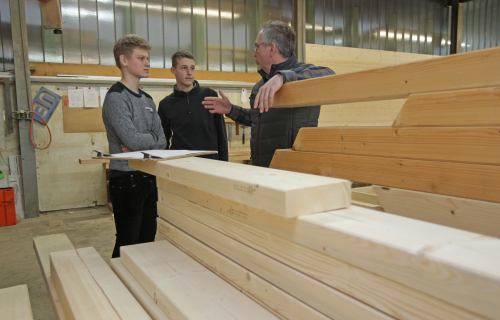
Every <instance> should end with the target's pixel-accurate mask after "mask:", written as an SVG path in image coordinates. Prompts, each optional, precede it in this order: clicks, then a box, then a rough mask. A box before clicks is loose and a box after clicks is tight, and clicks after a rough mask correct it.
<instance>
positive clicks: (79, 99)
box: [68, 87, 83, 108]
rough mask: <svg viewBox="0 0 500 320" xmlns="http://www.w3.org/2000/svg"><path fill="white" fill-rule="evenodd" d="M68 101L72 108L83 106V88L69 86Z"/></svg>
mask: <svg viewBox="0 0 500 320" xmlns="http://www.w3.org/2000/svg"><path fill="white" fill-rule="evenodd" d="M68 102H69V107H70V108H83V89H77V88H75V87H69V88H68Z"/></svg>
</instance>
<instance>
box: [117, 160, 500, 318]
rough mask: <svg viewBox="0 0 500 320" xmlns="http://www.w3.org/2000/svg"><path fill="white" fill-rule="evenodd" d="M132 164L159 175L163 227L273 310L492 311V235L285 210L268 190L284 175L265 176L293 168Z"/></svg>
mask: <svg viewBox="0 0 500 320" xmlns="http://www.w3.org/2000/svg"><path fill="white" fill-rule="evenodd" d="M131 166H132V167H134V168H135V169H138V170H142V171H144V172H147V173H150V174H154V175H156V176H157V178H158V188H159V200H158V201H159V203H158V211H159V216H160V218H159V219H158V229H159V232H160V234H161V235H162V236H164V237H165V238H166V239H167V240H168V241H169V242H170V243H172V244H173V245H175V246H176V247H178V248H179V249H180V250H182V251H184V252H185V253H187V254H189V255H190V256H192V257H193V258H195V259H196V260H197V261H199V262H200V263H201V264H203V265H204V266H205V267H206V268H208V269H210V270H212V271H213V272H214V273H216V274H218V275H219V276H220V277H222V278H223V279H225V280H226V281H228V282H229V283H231V284H232V285H233V286H235V287H237V288H238V289H239V290H241V291H242V292H243V293H245V294H247V295H248V296H250V297H252V298H253V299H255V300H256V301H257V302H258V303H260V304H261V305H263V306H265V307H266V308H267V309H268V310H271V311H272V312H273V313H274V314H275V315H276V316H277V317H279V318H283V319H498V318H499V315H500V305H499V304H498V301H500V300H499V299H500V270H499V269H498V267H497V266H498V263H499V262H500V254H499V252H500V250H498V249H500V239H496V238H490V237H485V236H482V235H478V234H475V233H470V232H466V231H463V230H458V229H452V228H448V227H444V226H440V225H436V224H431V223H428V222H424V221H417V220H412V219H408V218H406V217H401V216H397V215H391V214H387V213H384V212H379V211H375V210H371V209H367V208H361V207H357V206H351V207H349V208H344V209H341V208H339V209H337V210H326V211H324V212H317V211H316V213H315V211H311V212H309V213H308V214H307V215H298V214H297V213H293V214H291V215H290V216H291V217H287V214H285V213H284V211H283V210H285V211H286V206H283V205H282V206H279V205H278V204H277V201H276V199H277V198H278V196H277V195H278V194H279V193H277V192H278V191H280V192H283V190H287V189H289V188H290V186H291V184H292V183H291V182H290V180H287V181H288V182H287V183H286V184H282V185H281V186H279V185H275V189H277V190H275V191H271V190H270V188H269V184H268V183H267V182H268V181H267V180H266V179H267V178H264V177H265V172H266V171H267V172H269V173H268V174H267V177H273V176H274V175H275V174H280V175H282V176H285V175H288V174H292V172H286V171H282V172H281V173H280V172H279V171H275V170H272V169H266V168H255V167H248V166H243V165H238V164H228V163H223V162H218V161H212V160H207V159H180V160H172V161H160V162H156V163H155V162H141V163H139V162H131ZM246 168H250V169H251V170H253V171H247V173H250V174H249V175H248V177H247V175H246V174H245V169H246ZM259 171H261V172H262V174H259ZM253 175H255V176H257V178H255V179H254V180H252V176H253ZM235 177H236V178H235ZM309 177H313V176H307V175H305V176H303V178H302V180H303V181H304V185H310V183H307V182H306V181H307V179H309ZM245 180H247V184H245V183H244V181H245ZM256 181H258V182H256ZM336 181H338V182H336V184H338V183H341V185H342V182H341V181H340V180H336ZM252 184H253V187H251V185H252ZM348 185H349V184H348V183H347V184H345V186H348ZM261 188H262V189H261ZM343 189H345V187H340V186H339V187H337V189H336V190H335V191H332V192H331V193H330V195H329V197H326V198H319V197H314V195H315V193H317V192H318V191H316V192H314V193H311V194H309V195H308V197H311V199H310V201H308V202H309V204H310V205H311V206H313V205H314V206H316V205H317V203H316V202H320V201H322V200H329V198H333V197H338V195H339V193H340V194H342V193H344V192H343V191H342V190H343ZM249 190H253V191H251V192H250V191H249ZM260 191H262V192H260ZM259 192H260V193H259ZM303 192H304V193H306V194H307V191H303ZM256 193H259V194H258V196H254V197H252V195H255V194H256ZM348 194H349V192H347V193H345V195H344V196H343V197H345V198H347V203H348V200H349V199H348ZM313 197H314V198H313ZM295 198H297V197H296V196H294V197H293V200H295ZM281 199H288V198H286V197H285V198H283V197H282V198H281ZM290 200H292V199H290ZM281 201H283V200H281ZM279 207H281V209H280V210H278V209H277V208H279ZM306 207H307V206H304V208H306ZM301 210H305V209H301ZM145 246H146V245H145ZM158 246H159V245H158ZM134 247H135V246H132V247H129V248H124V250H123V251H122V252H126V250H129V249H132V248H134ZM134 250H135V251H137V256H136V258H135V259H139V260H140V259H143V260H146V259H148V261H152V262H151V264H153V263H154V262H155V261H156V260H160V259H166V258H162V255H161V254H158V253H155V251H154V250H153V249H151V251H150V252H149V253H146V252H145V251H146V250H145V247H144V248H143V250H139V249H134ZM155 250H156V249H155ZM162 250H165V249H162ZM165 255H166V252H165ZM122 259H124V257H122ZM122 262H123V261H122ZM149 267H150V265H149ZM149 267H148V264H147V263H146V264H145V266H144V267H143V268H149ZM129 270H130V269H129ZM131 273H133V274H134V273H140V272H139V271H134V272H131ZM136 279H137V280H138V281H139V279H138V278H137V277H136ZM191 290H192V291H191V292H193V291H196V290H197V289H196V287H193V288H192V289H191ZM200 290H201V289H200ZM146 291H147V289H146ZM186 294H187V293H186ZM150 295H151V293H150ZM155 297H156V298H158V295H155ZM254 318H256V317H254ZM172 319H174V318H172Z"/></svg>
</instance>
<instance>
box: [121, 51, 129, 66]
mask: <svg viewBox="0 0 500 320" xmlns="http://www.w3.org/2000/svg"><path fill="white" fill-rule="evenodd" d="M127 62H128V59H127V57H126V56H125V55H124V54H121V55H120V64H121V65H122V67H126V66H127Z"/></svg>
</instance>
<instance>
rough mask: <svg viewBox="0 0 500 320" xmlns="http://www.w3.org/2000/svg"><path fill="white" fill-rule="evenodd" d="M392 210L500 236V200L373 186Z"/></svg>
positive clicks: (409, 216) (389, 209)
mask: <svg viewBox="0 0 500 320" xmlns="http://www.w3.org/2000/svg"><path fill="white" fill-rule="evenodd" d="M373 189H374V190H375V192H376V193H377V196H378V198H379V200H380V202H381V204H382V206H383V208H384V210H385V211H386V212H388V213H393V214H397V215H401V216H405V217H408V218H413V219H419V220H423V221H429V222H433V223H437V224H441V225H444V226H449V227H453V228H458V229H462V230H467V231H472V232H477V233H481V234H485V235H489V236H492V237H497V238H500V204H499V203H493V202H486V201H477V200H470V199H464V198H457V197H449V196H442V195H438V194H433V193H425V192H418V191H411V190H404V189H398V188H390V187H382V186H373Z"/></svg>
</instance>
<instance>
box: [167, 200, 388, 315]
mask: <svg viewBox="0 0 500 320" xmlns="http://www.w3.org/2000/svg"><path fill="white" fill-rule="evenodd" d="M158 214H159V215H160V217H162V218H164V219H165V220H167V221H168V222H170V223H171V224H173V225H174V226H176V227H177V228H179V229H181V230H183V231H184V232H186V233H188V234H190V235H192V236H193V237H195V238H196V239H198V240H199V241H201V242H204V243H205V244H206V245H208V246H210V247H211V248H213V249H214V250H217V251H218V252H219V253H221V254H223V255H225V256H226V257H228V258H229V259H231V260H233V261H234V262H236V263H238V264H240V265H241V266H243V267H244V268H246V269H248V270H250V271H252V272H253V273H255V274H257V275H259V276H260V277H262V278H263V279H265V280H267V281H269V282H270V283H272V284H273V285H275V286H276V287H278V288H280V289H282V290H283V291H286V292H288V293H289V294H290V295H292V296H294V297H296V298H297V299H299V300H301V301H303V302H304V303H306V304H308V305H309V306H311V307H313V308H314V309H316V310H318V311H319V312H321V313H323V314H325V315H326V316H329V317H330V318H333V319H390V317H389V316H387V315H385V314H384V313H381V312H380V311H378V310H375V309H373V308H371V307H369V306H367V305H366V304H364V303H361V302H359V301H358V300H356V299H353V298H352V297H349V296H348V295H346V294H343V293H341V292H340V291H338V290H335V289H333V288H331V287H329V286H327V285H325V284H323V283H321V282H319V281H317V280H315V279H313V278H311V277H308V276H306V275H304V274H303V273H301V272H298V271H296V270H295V269H293V268H289V267H288V266H286V265H284V264H283V263H281V262H280V261H277V260H275V259H273V258H271V257H269V256H267V255H265V254H263V253H261V252H259V251H257V250H254V249H252V248H251V247H249V246H247V245H245V244H243V243H241V242H239V241H236V240H234V239H231V238H229V237H227V236H225V235H224V234H222V233H220V232H217V231H215V230H214V229H212V228H210V227H208V226H206V225H204V224H202V223H200V222H197V221H196V220H193V219H191V218H189V217H187V216H186V215H184V214H182V213H180V212H178V211H176V210H173V209H171V208H169V207H167V206H165V205H163V204H158Z"/></svg>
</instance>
